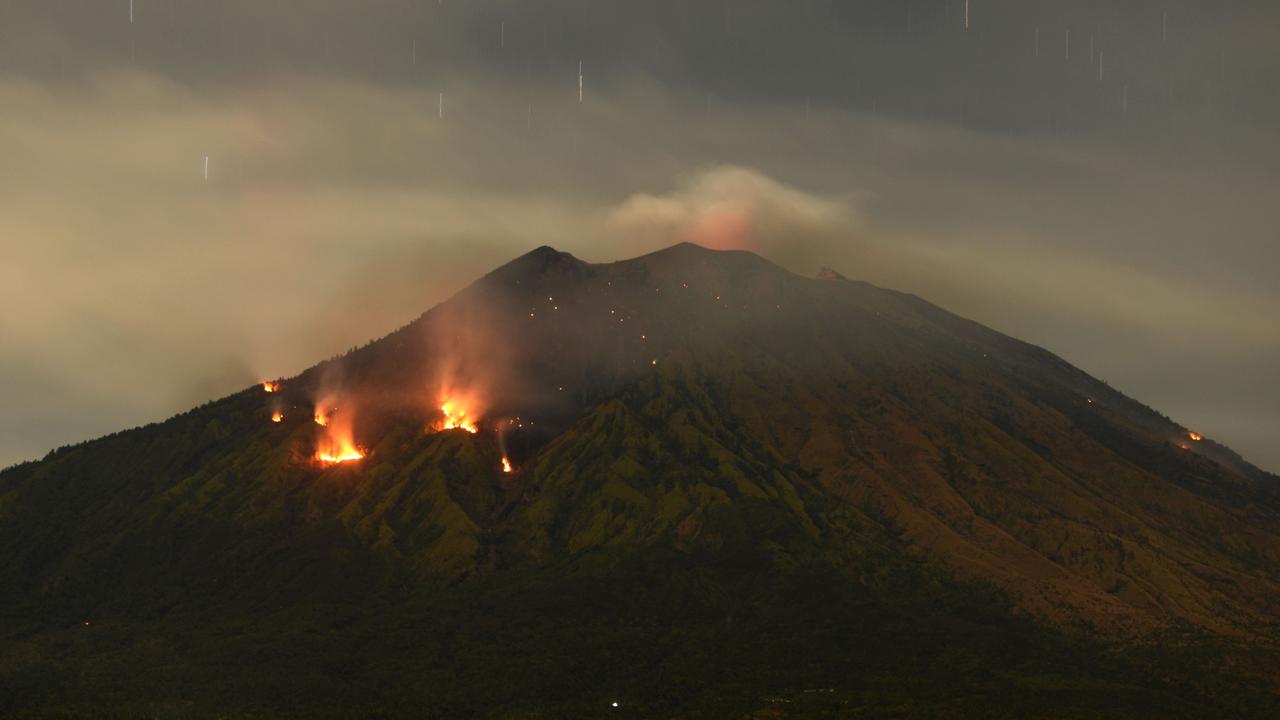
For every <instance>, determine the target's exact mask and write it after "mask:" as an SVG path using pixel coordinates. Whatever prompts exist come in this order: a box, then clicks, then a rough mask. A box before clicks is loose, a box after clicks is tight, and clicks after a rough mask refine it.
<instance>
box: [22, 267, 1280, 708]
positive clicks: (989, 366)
mask: <svg viewBox="0 0 1280 720" xmlns="http://www.w3.org/2000/svg"><path fill="white" fill-rule="evenodd" d="M264 390H268V392H264ZM504 462H506V463H509V466H508V467H507V468H505V469H506V470H509V472H508V471H504ZM1277 578H1280V478H1277V477H1275V476H1273V475H1270V474H1268V473H1266V472H1263V471H1261V470H1259V469H1258V468H1256V467H1254V466H1253V465H1251V464H1249V463H1248V462H1247V461H1246V460H1245V459H1243V458H1241V457H1240V456H1238V455H1237V454H1236V453H1234V452H1233V451H1232V450H1231V449H1229V448H1227V447H1225V446H1223V445H1221V444H1219V443H1217V442H1215V441H1214V440H1213V439H1212V438H1208V437H1202V436H1201V435H1200V434H1198V433H1197V432H1196V431H1195V429H1194V428H1187V427H1184V426H1182V425H1180V424H1178V423H1177V422H1175V421H1174V420H1171V419H1169V418H1166V417H1164V416H1163V415H1161V414H1160V413H1158V412H1157V411H1155V410H1153V409H1151V408H1148V407H1146V406H1145V405H1143V404H1141V403H1140V402H1139V401H1137V400H1134V399H1131V398H1128V397H1126V396H1125V395H1123V394H1122V393H1121V392H1119V391H1117V390H1115V389H1113V388H1111V387H1109V386H1108V385H1106V384H1105V383H1103V382H1101V381H1099V380H1097V379H1095V378H1092V377H1090V376H1089V375H1087V374H1086V373H1084V372H1082V371H1080V370H1078V369H1076V368H1074V367H1072V366H1071V365H1069V364H1068V363H1066V362H1064V361H1063V360H1061V359H1060V358H1057V357H1055V356H1054V355H1052V354H1050V353H1048V352H1046V351H1044V350H1042V349H1039V348H1037V347H1034V346H1031V345H1028V344H1025V343H1023V342H1020V341H1018V340H1015V339H1013V338H1010V337H1007V336H1005V335H1002V334H1000V333H997V332H994V331H992V330H990V329H988V328H985V327H983V326H981V325H978V324H976V323H973V322H970V321H968V320H965V319H963V318H960V317H957V316H955V315H953V314H951V313H948V312H947V311H945V310H943V309H941V308H939V307H937V306H935V305H932V304H930V303H929V302H927V301H925V300H923V299H921V298H919V297H916V296H913V295H908V294H903V293H899V292H895V291H892V290H886V289H881V288H878V287H875V286H872V285H869V284H867V283H864V282H859V281H856V280H850V279H847V278H846V277H844V276H843V275H841V274H840V273H838V272H836V271H833V270H828V271H824V272H822V273H821V274H820V275H819V276H818V277H816V278H807V277H801V276H799V275H795V274H792V273H790V272H788V271H786V270H783V269H782V268H780V267H778V266H776V265H773V264H772V263H769V262H768V261H766V260H764V259H762V258H761V257H759V256H757V255H754V254H751V253H747V252H741V251H713V250H708V249H705V248H702V247H699V246H696V245H692V244H688V243H683V244H679V245H676V246H673V247H670V248H668V249H666V250H663V251H661V252H657V253H654V254H651V255H646V256H643V257H640V258H636V259H633V260H627V261H622V262H616V263H610V264H588V263H584V262H582V261H579V260H577V259H576V258H574V257H572V256H570V255H568V254H565V253H562V252H558V251H556V250H554V249H552V248H549V247H541V248H538V249H537V250H534V251H533V252H530V253H528V254H526V255H524V256H522V257H520V258H517V259H516V260H514V261H512V262H510V263H508V264H506V265H504V266H502V267H500V268H498V269H497V270H495V271H493V272H492V273H490V274H488V275H486V276H485V277H483V278H481V279H480V280H478V281H477V282H475V283H474V284H472V285H471V286H469V287H468V288H467V289H465V290H463V291H462V292H460V293H459V294H458V295H456V296H455V297H453V298H451V299H450V300H448V301H446V302H444V303H442V304H441V305H439V306H437V307H435V308H433V309H431V310H430V311H428V312H426V313H424V314H423V315H422V316H421V317H420V318H418V319H417V320H415V321H413V322H412V323H410V324H409V325H407V326H405V327H403V328H400V329H399V330H396V331H395V332H393V333H391V334H390V335H388V336H386V337H384V338H382V339H380V340H378V341H376V342H373V343H370V344H369V345H367V346H364V347H361V348H359V349H355V350H353V351H352V352H350V353H348V354H346V355H343V356H341V357H338V358H333V359H331V360H328V361H325V362H322V363H320V364H318V365H316V366H314V367H312V368H310V369H308V370H306V371H305V372H303V373H301V374H300V375H298V376H296V377H292V378H284V379H281V380H279V381H268V383H267V386H261V385H255V386H253V387H250V388H247V389H245V390H243V391H241V392H239V393H236V394H234V395H231V396H229V397H226V398H223V399H221V400H217V401H214V402H210V403H207V404H205V405H202V406H200V407H198V408H196V409H194V410H191V411H190V412H187V413H183V414H181V415H178V416H176V417H174V418H171V419H169V420H167V421H165V422H163V423H158V424H154V425H149V426H146V427H143V428H138V429H135V430H130V431H126V432H122V433H118V434H115V435H112V436H108V437H105V438H101V439H99V440H94V441H91V442H87V443H82V444H79V445H75V446H71V447H65V448H60V449H58V450H56V451H54V452H51V453H50V454H49V455H48V456H47V457H45V458H44V459H43V460H41V461H39V462H34V463H27V464H23V465H19V466H16V467H13V468H10V469H8V470H5V471H3V472H2V473H0V612H2V613H3V616H2V617H3V619H4V620H5V623H4V628H5V629H4V631H3V638H4V642H3V643H0V690H2V691H3V692H0V712H2V713H4V714H8V715H20V716H32V717H44V716H49V717H52V716H59V717H65V716H71V717H77V716H85V717H88V716H96V715H98V714H100V713H101V712H102V711H103V710H104V709H105V710H107V711H110V712H117V713H119V714H120V715H121V716H129V715H134V714H152V715H161V716H173V717H188V716H189V717H205V716H209V717H213V716H223V717H225V716H245V717H248V716H250V715H252V716H254V717H275V716H282V717H283V716H293V715H306V716H321V715H324V714H326V713H328V714H331V715H333V716H335V717H337V716H348V715H351V714H355V713H361V714H371V715H376V716H406V717H410V716H414V717H417V716H441V717H444V716H458V715H464V716H465V715H480V716H493V717H509V716H523V715H527V714H530V713H540V714H541V716H548V717H557V716H575V717H582V716H594V715H598V714H606V713H613V712H616V713H621V714H628V715H630V716H635V717H651V716H668V717H724V716H748V715H749V714H751V713H757V712H758V713H764V714H762V715H759V716H760V717H814V716H823V715H829V716H842V717H843V716H848V717H855V716H856V717H864V716H865V717H874V716H901V715H904V714H922V715H923V714H929V715H932V716H964V715H966V714H973V715H974V716H982V717H1002V716H1007V717H1025V716H1026V715H1027V714H1028V713H1029V712H1034V713H1035V714H1036V715H1037V716H1045V717H1101V716H1116V717H1122V716H1149V715H1150V714H1156V715H1174V714H1181V715H1186V716H1203V717H1220V716H1222V715H1223V714H1236V715H1240V716H1256V717H1266V716H1267V715H1268V713H1270V712H1273V711H1275V709H1276V708H1277V704H1276V699H1277V694H1276V693H1277V689H1278V688H1280V673H1278V672H1277V668H1280V665H1278V664H1277V660H1278V659H1280V653H1277V642H1278V641H1280V635H1278V631H1277V627H1278V625H1277V621H1278V620H1280V605H1278V604H1277V600H1276V598H1278V597H1280V580H1277ZM613 702H618V703H619V707H618V708H617V709H616V710H614V709H613V708H612V703H613Z"/></svg>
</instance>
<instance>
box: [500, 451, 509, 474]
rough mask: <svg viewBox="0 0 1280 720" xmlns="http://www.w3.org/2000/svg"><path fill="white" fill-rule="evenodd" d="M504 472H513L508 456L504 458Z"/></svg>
mask: <svg viewBox="0 0 1280 720" xmlns="http://www.w3.org/2000/svg"><path fill="white" fill-rule="evenodd" d="M502 472H504V473H509V472H511V461H510V460H508V459H507V456H506V455H503V456H502Z"/></svg>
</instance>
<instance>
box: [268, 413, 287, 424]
mask: <svg viewBox="0 0 1280 720" xmlns="http://www.w3.org/2000/svg"><path fill="white" fill-rule="evenodd" d="M282 420H284V413H282V412H274V413H271V422H273V423H278V422H280V421H282Z"/></svg>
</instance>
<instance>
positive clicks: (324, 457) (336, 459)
mask: <svg viewBox="0 0 1280 720" xmlns="http://www.w3.org/2000/svg"><path fill="white" fill-rule="evenodd" d="M363 459H364V453H362V452H360V451H359V450H355V449H351V450H347V451H345V452H342V453H340V454H338V455H330V454H329V453H324V452H317V453H316V460H319V461H320V462H322V463H324V464H326V465H336V464H338V463H344V462H351V461H353V460H363Z"/></svg>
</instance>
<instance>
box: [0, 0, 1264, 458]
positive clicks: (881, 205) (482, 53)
mask: <svg viewBox="0 0 1280 720" xmlns="http://www.w3.org/2000/svg"><path fill="white" fill-rule="evenodd" d="M129 13H130V3H129V0H110V1H108V2H102V1H98V0H95V1H93V2H90V1H88V0H8V1H7V2H4V3H0V251H2V253H0V259H2V260H3V262H0V302H2V303H3V307H4V308H5V310H4V312H3V314H0V398H3V399H4V402H3V405H2V406H0V465H3V464H7V463H10V462H16V461H19V460H23V459H28V458H35V457H39V456H40V455H42V454H43V453H44V452H45V451H47V450H48V449H50V448H52V447H54V446H57V445H60V444H64V443H69V442H75V441H79V440H83V439H87V438H89V437H91V436H95V435H99V434H103V433H106V432H110V431H114V430H117V429H121V428H124V427H128V426H132V425H136V424H139V423H143V422H148V421H152V420H158V419H162V418H164V417H166V416H167V415H169V414H171V413H173V412H176V411H179V410H182V409H185V408H186V407H189V406H191V405H194V404H198V403H200V402H203V401H205V400H208V399H211V398H213V397H217V396H219V395H222V394H225V393H228V392H231V391H234V390H236V389H238V388H240V387H243V386H244V385H247V384H249V383H251V382H253V381H255V380H257V379H260V378H263V377H275V376H279V375H288V374H292V373H295V372H297V371H299V370H301V369H302V368H304V367H306V366H307V365H310V364H311V363H312V362H314V361H316V360H319V359H321V358H324V357H327V356H330V355H332V354H335V353H338V352H341V351H343V350H345V349H346V348H348V347H350V346H352V345H356V344H360V343H363V342H365V341H367V340H369V339H371V338H374V337H378V336H381V335H382V334H384V333H386V332H387V331H389V330H391V329H393V328H395V327H397V326H399V325H400V324H402V323H404V322H405V321H407V320H409V319H411V318H413V317H415V316H416V315H418V314H419V313H420V312H421V311H422V310H425V309H426V308H427V307H429V306H430V305H432V304H433V303H435V302H437V301H438V300H440V299H443V298H444V297H447V296H448V295H449V294H450V293H452V292H453V291H455V290H457V289H458V288H459V287H461V286H462V285H464V284H465V283H466V282H469V281H470V280H471V279H474V277H476V276H478V275H479V274H481V273H483V272H485V271H487V270H489V269H491V268H492V267H493V266H496V265H497V264H499V263H501V262H503V261H505V260H507V259H509V258H511V257H514V256H516V255H519V254H521V253H523V252H525V251H527V250H529V249H531V248H533V247H535V246H537V245H540V244H550V245H553V246H555V247H558V248H560V249H563V250H567V251H569V252H573V253H574V254H576V255H578V256H579V257H582V258H583V259H586V260H594V261H601V260H613V259H618V258H622V257H627V256H631V255H634V254H638V253H640V252H644V251H647V250H651V249H655V248H657V247H661V246H663V245H666V244H669V243H671V242H674V241H676V240H681V239H694V240H698V241H701V242H704V243H707V244H712V245H722V246H741V247H748V248H750V249H754V250H756V251H758V252H760V253H761V254H763V255H765V256H766V257H769V258H771V259H773V260H775V261H777V262H779V263H781V264H783V265H785V266H787V267H789V268H791V269H793V270H795V271H797V272H801V273H805V274H810V273H813V272H815V271H817V269H818V268H819V267H821V266H824V265H827V266H831V267H834V268H836V269H838V270H840V271H841V272H843V273H844V274H846V275H849V276H851V277H856V278H860V279H865V280H868V281H871V282H873V283H876V284H879V285H883V286H888V287H893V288H896V289H901V290H906V291H910V292H915V293H917V294H920V295H922V296H924V297H926V298H928V299H930V300H933V301H935V302H937V303H939V304H941V305H943V306H945V307H947V308H948V309H951V310H953V311H955V312H958V313H960V314H962V315H966V316H968V317H971V318H973V319H976V320H978V321H981V322H983V323H985V324H988V325H990V326H992V327H994V328H996V329H998V330H1001V331H1004V332H1007V333H1010V334H1012V335H1015V336H1018V337H1020V338H1023V339H1025V340H1028V341H1031V342H1034V343H1036V344H1039V345H1042V346H1044V347H1047V348H1048V349H1050V350H1052V351H1054V352H1056V353H1058V354H1060V355H1062V356H1064V357H1065V358H1066V359H1067V360H1069V361H1071V362H1072V363H1074V364H1076V365H1078V366H1080V367H1081V368H1083V369H1085V370H1086V371H1088V372H1090V373H1092V374H1094V375H1096V376H1098V377H1101V378H1103V379H1105V380H1107V381H1109V382H1110V383H1111V384H1112V385H1113V386H1114V387H1116V388H1118V389H1120V390H1122V391H1124V392H1126V393H1128V394H1130V395H1132V396H1135V397H1137V398H1138V399H1140V400H1142V401H1144V402H1146V403H1147V404H1149V405H1152V406H1153V407H1155V408H1157V409H1159V410H1161V411H1163V412H1165V413H1167V414H1169V415H1171V416H1172V417H1173V418H1174V419H1176V420H1178V421H1180V422H1183V423H1185V424H1187V425H1188V426H1191V427H1193V428H1196V429H1197V430H1199V431H1200V432H1202V433H1203V434H1205V435H1208V436H1210V437H1213V438H1214V439H1217V440H1220V441H1222V442H1225V443H1227V444H1229V445H1231V446H1233V447H1235V448H1236V449H1237V450H1239V451H1241V452H1242V453H1243V454H1244V455H1245V456H1246V457H1248V458H1249V459H1251V460H1253V461H1254V462H1256V463H1258V464H1259V465H1261V466H1263V467H1265V468H1268V469H1271V470H1277V469H1280V443H1276V442H1275V440H1276V439H1277V438H1280V374H1278V373H1277V372H1276V370H1275V369H1276V368H1277V367H1280V322H1278V321H1277V317H1280V282H1277V268H1280V243H1277V242H1276V240H1277V231H1276V225H1277V223H1276V218H1277V211H1276V206H1277V202H1278V201H1280V183H1278V182H1277V171H1278V170H1280V134H1278V133H1277V132H1276V130H1275V128H1276V127H1278V126H1280V52H1277V50H1276V48H1277V47H1280V37H1278V35H1280V3H1275V2H1231V1H1228V2H1216V1H1215V2H1210V1H1209V0H1200V1H1197V2H1190V1H1187V0H1170V1H1168V2H1159V1H1155V0H1152V1H1146V0H1137V1H1125V2H1121V1H1119V0H1117V1H1115V2H1090V1H1087V0H1086V1H1070V2H1069V1H1067V0H1059V1H1057V2H1047V1H1040V0H971V2H970V6H969V27H968V29H967V30H966V28H965V2H964V0H947V1H945V2H943V1H934V0H876V1H874V2H872V1H866V2H863V1H858V0H846V1H843V2H836V1H834V0H832V1H822V0H811V1H808V2H806V1H804V0H734V1H718V2H712V1H707V2H699V1H697V0H650V1H648V2H620V1H618V0H556V1H548V2H536V1H533V0H524V1H520V2H518V1H515V0H512V1H508V2H499V1H496V0H493V1H489V0H439V1H437V0H425V1H420V2H390V1H386V2H378V1H372V2H354V1H351V0H348V1H347V2H336V1H334V0H316V1H314V2H302V1H297V0H291V1H286V0H253V1H252V2H250V1H248V0H222V1H220V2H207V1H205V0H164V1H162V0H134V3H133V22H132V23H131V22H130V17H129ZM1068 33H1069V36H1070V39H1069V41H1068ZM1037 38H1038V40H1037ZM1068 42H1069V49H1068ZM1037 46H1038V54H1037ZM579 62H581V64H582V69H583V70H582V88H583V96H582V102H579V97H578V90H579V74H578V68H579ZM442 94H443V117H441V105H442V102H441V95H442ZM206 156H207V157H208V167H209V171H208V172H209V175H208V179H207V180H206V179H205V177H204V168H205V158H206ZM726 228H727V229H726Z"/></svg>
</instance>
